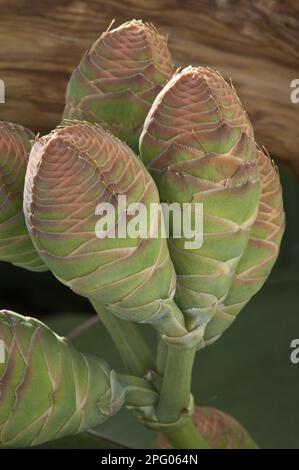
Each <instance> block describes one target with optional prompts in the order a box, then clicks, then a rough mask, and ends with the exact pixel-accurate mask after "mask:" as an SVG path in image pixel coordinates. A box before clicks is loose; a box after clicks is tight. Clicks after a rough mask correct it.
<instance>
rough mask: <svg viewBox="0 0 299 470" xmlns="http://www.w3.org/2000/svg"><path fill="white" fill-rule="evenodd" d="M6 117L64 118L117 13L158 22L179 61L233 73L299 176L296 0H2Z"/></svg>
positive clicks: (0, 53) (40, 126)
mask: <svg viewBox="0 0 299 470" xmlns="http://www.w3.org/2000/svg"><path fill="white" fill-rule="evenodd" d="M0 14H1V22H0V41H1V49H0V79H2V80H4V82H5V85H6V102H5V104H0V118H1V119H5V120H11V121H15V122H19V123H21V124H24V125H26V126H28V127H30V128H32V129H33V130H34V131H40V132H46V131H49V130H50V129H51V128H53V127H54V126H55V125H56V124H57V123H58V122H59V120H60V117H61V113H62V110H63V107H64V93H65V87H66V84H67V81H68V78H69V76H70V74H71V72H72V69H73V68H74V67H75V66H76V65H77V64H78V62H79V60H80V57H81V56H82V54H83V52H84V51H85V50H86V49H87V48H88V47H89V46H90V45H91V43H92V42H93V41H94V40H95V39H96V38H97V37H98V36H99V35H100V34H101V32H102V31H104V30H105V29H106V28H107V27H108V25H109V24H110V22H111V20H112V19H113V18H115V19H116V25H118V24H120V23H122V22H124V21H127V20H128V19H132V18H137V19H139V18H142V19H144V20H145V21H150V22H153V23H154V24H155V25H156V27H157V28H158V29H159V30H160V31H161V32H164V33H167V34H169V45H170V48H171V51H172V54H173V57H174V60H175V62H176V63H177V64H178V65H189V64H192V65H197V64H200V65H208V66H210V67H212V68H215V69H217V70H219V71H220V72H221V73H223V74H224V75H225V76H226V77H227V78H229V77H231V78H232V81H233V83H234V85H235V87H236V89H237V91H238V93H239V95H240V97H241V99H242V101H243V103H244V106H245V108H246V109H247V111H248V113H249V115H250V117H251V119H252V121H253V124H254V127H255V130H256V137H257V141H258V142H259V144H263V145H265V146H266V147H267V148H268V150H269V151H270V152H271V153H272V154H273V155H275V156H277V157H278V158H279V159H280V161H281V162H283V163H284V164H286V165H287V166H288V167H289V168H290V169H291V170H292V172H293V173H296V174H297V175H298V176H299V104H295V103H292V102H291V100H290V93H291V88H290V83H291V81H292V80H294V79H299V3H298V1H297V0H288V1H286V2H282V1H279V0H257V1H253V0H252V1H250V0H248V1H245V0H241V1H236V0H210V1H208V0H181V1H179V0H177V1H175V0H164V1H161V0H124V1H121V2H117V1H116V0H105V1H104V0H88V1H81V0H27V1H26V0H6V1H5V0H1V1H0Z"/></svg>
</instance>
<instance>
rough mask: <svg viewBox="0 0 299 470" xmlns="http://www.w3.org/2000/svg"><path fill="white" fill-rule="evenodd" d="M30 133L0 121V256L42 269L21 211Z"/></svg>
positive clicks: (33, 269) (32, 267)
mask: <svg viewBox="0 0 299 470" xmlns="http://www.w3.org/2000/svg"><path fill="white" fill-rule="evenodd" d="M32 139H34V135H33V133H32V132H31V131H30V130H28V129H25V128H24V127H22V126H19V125H17V124H12V123H10V122H3V121H1V122H0V260H1V261H8V262H10V263H13V264H15V265H16V266H20V267H23V268H26V269H29V270H31V271H46V270H47V268H46V266H45V264H44V263H43V262H42V260H41V259H40V258H39V256H38V254H37V252H36V250H35V249H34V247H33V245H32V242H31V239H30V236H29V234H28V231H27V228H26V224H25V219H24V214H23V189H24V179H25V173H26V167H27V161H28V154H29V152H30V148H31V140H32Z"/></svg>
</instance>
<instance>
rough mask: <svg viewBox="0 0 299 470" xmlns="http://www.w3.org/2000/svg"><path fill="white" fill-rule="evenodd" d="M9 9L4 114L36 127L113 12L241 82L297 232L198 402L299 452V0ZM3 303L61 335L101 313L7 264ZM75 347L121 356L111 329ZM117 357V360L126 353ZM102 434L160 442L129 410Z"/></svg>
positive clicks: (203, 360)
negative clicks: (296, 95)
mask: <svg viewBox="0 0 299 470" xmlns="http://www.w3.org/2000/svg"><path fill="white" fill-rule="evenodd" d="M0 7H1V23H0V41H1V44H2V47H1V49H0V79H1V80H3V81H4V83H5V87H6V98H5V101H6V102H5V103H4V104H0V119H1V120H7V121H13V122H17V123H19V124H23V125H25V126H27V127H29V128H31V129H32V130H34V131H35V132H40V133H45V132H48V131H49V130H51V129H52V128H53V127H55V126H56V125H57V124H58V123H59V121H60V119H61V113H62V110H63V108H64V93H65V88H66V84H67V81H68V79H69V76H70V74H71V72H72V70H73V68H74V67H75V66H76V65H77V64H78V62H79V60H80V58H81V56H82V54H83V53H84V51H85V50H86V49H87V48H89V47H90V45H91V44H92V43H93V42H94V41H95V40H96V39H97V38H98V37H99V36H100V34H101V33H102V32H103V31H104V30H106V29H107V28H108V26H109V24H110V23H111V21H112V20H113V19H115V26H118V25H119V24H121V23H122V22H124V21H127V20H129V19H132V18H136V19H140V18H142V19H143V20H144V21H149V22H152V23H154V25H155V26H156V27H157V28H158V30H159V31H160V32H162V33H164V34H168V35H169V46H170V50H171V52H172V55H173V57H174V60H175V62H176V64H177V65H178V66H180V65H189V64H192V65H205V66H206V65H208V66H210V67H211V68H214V69H217V70H219V71H220V72H221V73H222V74H224V76H225V77H226V78H227V79H230V78H231V79H232V82H233V84H234V85H235V87H236V89H237V92H238V94H239V96H240V98H241V100H242V102H243V104H244V107H245V109H246V110H247V111H248V113H249V116H250V118H251V120H252V122H253V125H254V128H255V132H256V138H257V141H258V143H259V144H260V145H265V146H266V148H267V149H268V150H269V152H270V153H271V156H272V157H273V158H274V159H275V161H276V163H277V165H278V167H279V170H280V173H281V177H282V184H283V189H284V202H285V209H286V215H287V229H286V233H285V236H284V239H283V243H282V249H281V253H280V257H279V260H278V262H277V264H276V266H275V268H274V270H273V272H272V274H271V276H270V278H269V280H268V281H267V283H266V285H265V286H264V288H263V289H262V290H261V291H260V292H259V293H258V294H257V295H256V296H255V298H254V299H253V300H252V301H251V302H250V303H249V305H248V306H247V307H246V308H245V309H244V311H243V312H242V313H241V314H240V316H239V318H238V319H237V320H236V322H235V323H234V324H233V326H232V327H231V328H230V329H229V330H228V331H227V332H226V333H225V334H224V335H223V337H222V338H221V339H220V340H219V341H218V342H217V343H215V344H214V345H213V346H210V347H209V348H207V349H206V350H204V351H203V352H201V353H200V354H199V355H198V358H197V362H196V365H195V370H194V395H195V397H196V401H197V402H198V404H200V405H205V406H214V407H218V408H220V409H222V410H223V411H226V412H228V413H230V414H232V415H233V416H235V417H236V418H237V419H239V420H240V421H241V422H242V423H243V424H244V425H245V426H246V427H247V429H248V430H249V432H251V433H252V435H253V437H254V438H255V439H256V441H257V442H258V444H259V445H260V446H261V447H271V448H281V447H282V448H299V411H298V396H299V364H297V365H295V364H292V363H291V361H290V354H291V348H290V343H291V341H292V340H293V339H295V338H299V268H298V263H299V236H298V234H299V103H298V104H296V103H292V102H291V99H290V94H291V91H292V89H291V82H292V81H293V80H294V79H299V4H298V2H297V1H295V0H288V1H285V2H281V1H278V0H257V1H242V0H241V1H235V0H210V1H208V0H206V1H204V0H182V1H179V0H177V1H174V0H165V1H163V0H162V1H161V0H148V1H144V0H143V1H142V0H125V1H122V2H116V1H113V0H108V1H107V0H106V1H101V0H94V1H90V0H89V1H80V0H59V1H58V0H57V1H56V0H9V1H8V0H6V1H5V0H0ZM0 308H7V309H13V310H15V311H17V312H19V313H22V314H27V315H32V316H37V317H42V318H43V320H44V321H46V322H47V323H49V324H51V326H53V327H54V328H55V329H56V330H57V332H58V333H61V334H68V333H69V331H70V330H71V329H72V328H76V327H77V326H78V325H79V324H80V323H82V321H85V320H88V319H89V318H90V316H91V315H92V310H91V307H90V305H89V303H88V301H86V300H85V299H83V298H81V297H78V296H76V295H74V294H73V293H72V292H71V291H69V290H68V289H66V288H65V287H63V286H62V285H60V284H59V283H58V281H56V280H55V278H54V277H53V276H52V275H51V274H49V273H42V274H34V273H30V272H27V271H23V270H21V269H18V268H15V267H13V266H10V265H8V264H4V263H0ZM75 336H76V335H75ZM151 341H152V342H153V343H154V338H151ZM75 342H77V345H78V347H80V348H81V349H82V350H84V351H87V352H98V353H99V352H100V353H101V355H102V356H104V357H106V358H111V354H112V352H111V350H112V345H111V343H110V341H109V338H108V337H107V335H106V334H105V333H104V332H103V330H102V328H101V325H100V324H98V325H97V326H96V327H95V328H92V331H90V330H89V331H86V332H85V333H84V334H82V335H80V336H79V337H77V338H76V339H75ZM153 347H154V344H153ZM113 361H114V362H115V366H117V367H118V366H119V362H120V361H119V357H118V356H117V354H114V355H113ZM110 362H111V360H110ZM132 424H134V425H132ZM99 433H100V434H102V435H105V436H106V437H107V438H109V439H113V440H117V441H118V442H121V443H122V444H123V445H128V446H132V447H150V446H152V445H153V444H152V443H153V439H154V436H153V434H152V433H151V432H150V431H147V430H144V429H143V428H140V427H138V425H136V422H135V421H134V418H133V417H132V416H129V415H127V414H126V413H122V414H121V416H120V417H119V416H118V417H115V418H113V420H111V422H110V421H109V423H107V425H105V426H104V427H103V428H101V430H100V431H99ZM69 445H71V444H69ZM74 445H75V444H74ZM79 445H80V444H78V442H77V441H76V446H79ZM57 446H58V444H57ZM82 446H83V444H82Z"/></svg>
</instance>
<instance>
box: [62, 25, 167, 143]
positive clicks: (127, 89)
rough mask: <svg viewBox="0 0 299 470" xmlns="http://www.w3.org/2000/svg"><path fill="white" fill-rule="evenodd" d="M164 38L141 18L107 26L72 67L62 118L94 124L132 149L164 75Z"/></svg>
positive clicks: (165, 45) (165, 61)
mask: <svg viewBox="0 0 299 470" xmlns="http://www.w3.org/2000/svg"><path fill="white" fill-rule="evenodd" d="M172 73H173V64H172V61H171V57H170V53H169V50H168V47H167V39H166V38H165V37H164V36H162V35H160V34H159V33H158V32H157V31H156V29H155V28H154V27H153V26H152V25H149V24H144V23H142V21H136V20H133V21H129V22H127V23H125V24H123V25H121V26H119V27H118V28H116V29H112V30H108V31H106V32H105V33H103V34H102V36H101V37H100V38H99V39H98V40H97V41H96V42H95V44H94V45H93V46H92V47H91V48H90V50H89V51H88V52H87V53H86V54H85V55H84V57H83V58H82V60H81V62H80V64H79V66H78V67H77V68H76V69H75V70H74V72H73V74H72V76H71V79H70V82H69V85H68V88H67V93H66V107H65V111H64V118H69V119H81V120H87V121H89V122H93V123H99V124H100V125H102V126H103V127H104V128H105V129H109V130H110V131H111V132H112V133H113V134H114V135H116V136H117V137H119V138H120V139H121V140H124V141H125V142H127V144H128V145H130V147H132V148H133V149H134V150H135V151H137V150H138V139H139V135H140V132H141V129H142V126H143V123H144V120H145V118H146V115H147V113H148V111H149V109H150V106H151V104H152V102H153V100H154V98H155V97H156V95H157V94H158V93H159V91H160V90H161V89H162V87H163V85H164V84H165V83H166V82H167V80H169V79H170V77H171V76H172Z"/></svg>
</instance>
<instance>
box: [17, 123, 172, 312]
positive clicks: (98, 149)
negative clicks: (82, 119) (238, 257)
mask: <svg viewBox="0 0 299 470" xmlns="http://www.w3.org/2000/svg"><path fill="white" fill-rule="evenodd" d="M118 196H126V198H127V201H126V202H127V204H126V207H124V208H121V207H120V206H119V197H118ZM24 199H25V201H24V212H25V216H26V221H27V226H28V229H29V231H30V233H31V235H32V238H33V240H34V244H35V246H36V248H37V250H38V252H39V254H40V256H41V257H42V258H43V259H44V260H45V262H46V263H47V265H48V266H49V267H50V269H51V270H52V271H53V273H54V274H55V275H56V276H57V277H58V279H59V280H60V281H62V282H63V283H64V284H66V285H68V286H69V287H70V288H71V289H73V290H74V291H75V292H77V293H78V294H80V295H84V296H86V297H88V298H90V299H91V300H97V301H99V302H100V303H102V304H104V305H105V306H106V307H107V308H108V309H109V310H111V311H112V312H114V313H115V314H117V315H118V316H120V317H121V318H128V319H130V320H136V321H147V320H148V319H150V318H153V317H155V315H157V316H158V315H162V314H163V311H164V308H168V307H167V306H168V304H169V302H171V301H172V299H173V295H174V289H175V282H176V278H175V272H174V268H173V265H172V262H171V259H170V256H169V252H168V248H167V243H166V240H165V239H163V238H161V237H160V235H159V234H160V233H161V232H160V224H161V219H160V218H157V217H152V216H150V215H149V216H146V218H147V219H146V230H147V231H146V234H144V236H143V237H139V236H137V238H131V237H129V236H128V233H127V231H125V234H124V237H123V238H121V237H120V236H119V235H120V233H119V231H118V230H119V227H120V226H122V227H125V228H127V227H128V226H129V224H130V222H131V223H133V219H134V215H132V213H131V214H129V213H128V210H127V209H128V208H129V206H130V205H131V204H135V203H142V204H143V205H144V207H146V208H147V209H148V208H149V207H150V205H151V204H152V203H155V204H158V203H159V196H158V192H157V188H156V186H155V184H154V182H153V180H152V178H151V176H150V175H149V173H148V172H147V171H146V170H145V168H144V166H143V165H142V162H141V161H140V160H139V159H138V158H137V157H136V155H135V154H134V152H133V151H132V150H131V149H130V148H129V147H128V146H127V145H126V144H124V143H122V142H120V141H119V140H118V139H116V138H115V137H113V136H112V135H110V134H108V133H107V132H105V131H104V130H103V129H101V128H100V127H99V126H95V125H91V124H87V123H75V124H70V125H67V126H66V127H63V128H60V129H57V130H55V131H53V133H51V134H49V135H48V136H46V137H42V138H40V139H38V140H37V141H36V142H35V143H34V145H33V148H32V151H31V154H30V159H29V165H28V171H27V175H26V183H25V198H24ZM107 203H110V204H111V205H112V207H113V208H114V209H115V214H116V219H115V223H114V222H113V223H112V224H111V226H110V225H109V230H113V229H115V232H114V233H113V232H111V234H112V235H113V236H114V235H115V237H114V238H109V237H107V236H106V237H105V238H99V237H98V235H97V233H96V228H97V223H98V222H99V220H101V216H100V215H97V214H96V211H97V208H98V207H99V205H100V204H107ZM148 214H150V211H148ZM107 228H108V227H107ZM155 230H156V233H157V234H158V236H157V237H156V238H154V237H152V236H150V235H151V234H152V233H153V232H154V231H155ZM109 233H110V232H109Z"/></svg>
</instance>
